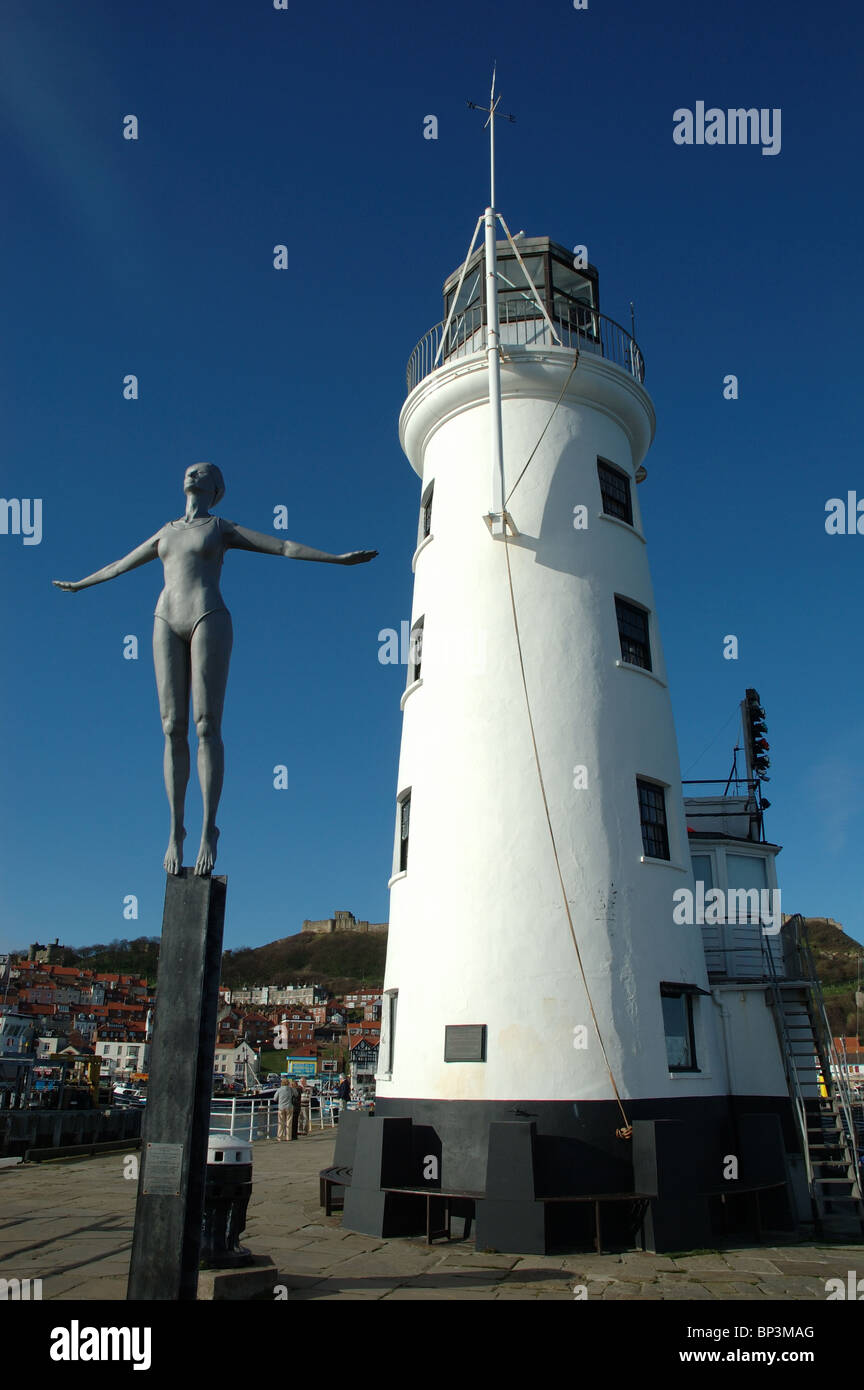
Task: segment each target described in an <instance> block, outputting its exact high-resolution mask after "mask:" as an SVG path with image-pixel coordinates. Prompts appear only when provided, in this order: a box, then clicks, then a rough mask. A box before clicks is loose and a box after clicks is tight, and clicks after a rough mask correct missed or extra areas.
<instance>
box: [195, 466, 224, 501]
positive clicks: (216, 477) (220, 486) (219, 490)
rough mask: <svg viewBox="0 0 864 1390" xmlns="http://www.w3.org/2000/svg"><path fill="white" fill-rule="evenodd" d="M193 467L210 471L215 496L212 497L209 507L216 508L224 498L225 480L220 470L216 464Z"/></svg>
mask: <svg viewBox="0 0 864 1390" xmlns="http://www.w3.org/2000/svg"><path fill="white" fill-rule="evenodd" d="M195 467H196V468H207V469H209V470H210V473H211V475H212V478H213V482H214V483H215V484H216V495H215V496H214V498H213V502H212V504H211V505H212V506H214V507H216V506H218V504H219V503H220V502H221V501H222V498H223V497H224V496H225V479H224V478H223V477H222V470H221V468H219V466H218V464H215V463H196V464H195Z"/></svg>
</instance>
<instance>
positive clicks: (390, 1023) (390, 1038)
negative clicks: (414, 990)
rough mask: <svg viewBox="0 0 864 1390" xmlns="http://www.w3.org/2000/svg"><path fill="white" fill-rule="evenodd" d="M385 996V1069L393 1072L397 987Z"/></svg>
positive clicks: (397, 999) (397, 1001)
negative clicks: (386, 1002)
mask: <svg viewBox="0 0 864 1390" xmlns="http://www.w3.org/2000/svg"><path fill="white" fill-rule="evenodd" d="M386 998H387V1000H388V1002H389V1005H390V1007H389V1010H388V1020H387V1070H388V1072H390V1073H391V1074H392V1072H393V1058H394V1057H395V1055H396V1008H397V1005H398V1003H399V991H398V989H391V990H388V991H387V995H386Z"/></svg>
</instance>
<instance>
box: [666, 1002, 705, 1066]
mask: <svg viewBox="0 0 864 1390" xmlns="http://www.w3.org/2000/svg"><path fill="white" fill-rule="evenodd" d="M661 1003H662V1005H663V1030H664V1032H665V1034H666V1060H667V1062H668V1064H669V1070H670V1071H695V1069H696V1055H695V1048H694V1046H693V1000H692V997H691V996H690V995H689V994H675V995H664V996H663V998H662V1000H661Z"/></svg>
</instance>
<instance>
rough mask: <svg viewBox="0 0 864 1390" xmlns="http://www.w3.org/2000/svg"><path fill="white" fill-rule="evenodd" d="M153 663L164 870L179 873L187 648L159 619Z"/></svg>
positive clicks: (186, 745)
mask: <svg viewBox="0 0 864 1390" xmlns="http://www.w3.org/2000/svg"><path fill="white" fill-rule="evenodd" d="M153 661H154V664H155V666H156V689H157V691H158V694H159V712H160V714H161V716H162V729H163V732H164V734H165V758H164V768H165V790H166V791H167V793H168V805H169V807H170V809H171V830H170V835H169V839H168V848H167V850H166V851H165V859H164V867H165V870H166V872H167V873H169V874H179V873H180V870H181V869H182V867H183V841H184V839H185V838H186V831H185V829H184V827H183V808H184V806H185V802H186V786H187V783H188V781H189V648H188V646H187V645H186V643H185V642H184V641H182V640H181V638H179V637H178V636H177V634H176V633H175V632H172V630H171V628H170V627H169V626H168V624H167V623H166V622H163V620H162V619H161V618H156V619H155V621H154V623H153Z"/></svg>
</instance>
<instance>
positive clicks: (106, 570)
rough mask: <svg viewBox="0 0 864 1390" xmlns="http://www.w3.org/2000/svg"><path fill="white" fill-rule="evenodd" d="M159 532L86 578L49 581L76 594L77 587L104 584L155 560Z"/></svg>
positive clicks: (86, 587) (85, 587)
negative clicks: (67, 581) (120, 558)
mask: <svg viewBox="0 0 864 1390" xmlns="http://www.w3.org/2000/svg"><path fill="white" fill-rule="evenodd" d="M158 545H159V533H158V532H157V534H156V535H155V536H151V537H150V539H149V541H145V542H144V544H143V545H139V546H138V547H137V549H135V550H130V552H129V554H128V555H124V556H123V559H122V560H113V561H112V562H111V564H110V565H104V566H103V568H102V569H101V570H97V571H96V573H95V574H88V576H87V578H86V579H79V580H77V581H76V582H74V583H66V582H65V581H64V580H62V579H52V581H51V583H52V584H54V585H55V587H56V588H58V589H65V590H66V592H67V593H70V594H76V593H77V592H78V590H79V589H89V588H90V586H91V585H92V584H104V583H105V581H106V580H107V579H116V578H117V576H118V574H126V572H127V571H128V570H137V568H138V566H139V565H146V564H148V563H149V561H150V560H155V559H156V556H157V554H158Z"/></svg>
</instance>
